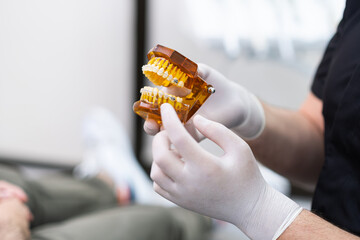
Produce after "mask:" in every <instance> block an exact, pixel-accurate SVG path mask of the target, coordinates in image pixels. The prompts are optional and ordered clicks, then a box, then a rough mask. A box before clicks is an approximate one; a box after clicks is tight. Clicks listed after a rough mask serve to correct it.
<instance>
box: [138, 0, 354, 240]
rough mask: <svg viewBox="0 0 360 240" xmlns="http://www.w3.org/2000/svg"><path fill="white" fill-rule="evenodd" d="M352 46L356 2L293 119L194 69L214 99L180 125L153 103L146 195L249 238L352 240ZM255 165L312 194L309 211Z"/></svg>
mask: <svg viewBox="0 0 360 240" xmlns="http://www.w3.org/2000/svg"><path fill="white" fill-rule="evenodd" d="M359 42H360V2H359V1H356V0H347V1H346V7H345V10H344V14H343V18H342V20H341V22H340V24H339V25H338V28H337V31H336V33H335V35H334V36H333V37H332V39H331V40H330V42H329V44H328V46H327V48H326V51H325V52H324V55H323V58H322V60H321V63H320V64H319V66H318V69H317V72H316V74H315V77H314V80H313V83H312V86H311V92H309V94H308V96H307V98H306V99H305V100H304V102H303V104H302V106H301V107H300V108H299V109H298V110H297V111H291V110H286V109H281V108H278V107H274V106H271V105H269V104H267V103H264V102H262V101H260V100H259V99H258V98H257V97H255V96H254V95H253V94H252V93H250V92H249V91H247V90H246V89H245V88H243V87H241V86H239V85H237V84H235V83H233V82H231V81H229V80H227V79H226V78H225V77H224V76H223V75H221V74H220V73H219V72H217V71H215V70H214V69H212V68H210V67H208V66H206V65H203V64H200V65H199V71H200V75H201V76H202V77H203V78H204V79H205V81H206V82H208V83H209V84H211V85H213V86H214V87H215V89H216V93H215V94H214V95H213V96H211V97H210V98H209V99H208V100H207V102H205V104H204V105H203V106H202V108H200V110H199V112H198V114H197V115H196V116H195V117H194V118H193V119H191V120H190V121H189V122H188V123H187V124H185V126H183V125H182V124H181V123H180V121H179V120H178V118H177V115H176V114H175V111H174V109H173V108H172V107H171V106H170V105H168V104H163V105H162V106H161V114H162V121H163V126H162V129H163V131H160V132H159V130H160V129H159V126H158V125H157V124H156V123H155V122H153V121H151V120H148V121H146V122H145V124H144V129H145V131H146V132H147V133H148V134H152V135H154V134H156V136H155V137H154V139H153V160H154V161H153V165H152V171H151V177H152V179H153V180H154V184H153V187H154V189H155V190H156V192H158V193H159V194H160V195H162V196H163V197H164V198H166V199H168V200H170V201H172V202H174V203H176V204H178V205H179V206H182V207H184V208H187V209H190V210H192V211H195V212H198V213H201V214H204V215H207V216H210V217H213V218H217V219H221V220H225V221H228V222H231V223H233V224H234V225H236V226H237V227H238V228H239V229H241V230H242V231H243V232H244V233H245V234H247V235H248V236H249V237H250V238H251V239H359V238H358V237H356V236H355V235H357V236H359V235H360V164H359V160H360V150H359V149H360V148H359V146H360V124H359V123H360V44H359ZM167 91H170V90H169V89H168V90H167ZM186 130H187V131H186ZM204 137H205V138H208V139H210V140H212V141H214V142H215V143H216V144H217V145H219V146H220V147H221V148H222V149H223V150H224V155H223V156H220V157H218V156H214V155H213V154H211V153H209V152H207V151H206V150H204V149H202V148H201V147H200V145H199V144H198V143H197V141H200V140H201V139H203V138H204ZM255 158H256V159H257V160H259V161H260V162H262V163H263V164H264V165H265V166H267V167H269V168H271V169H273V170H275V171H276V172H278V173H280V174H282V175H284V176H286V177H287V178H289V179H290V180H291V181H292V182H293V183H295V184H298V185H301V186H302V187H305V188H307V189H315V193H314V196H313V202H312V212H310V211H307V210H304V209H302V208H301V207H300V206H299V205H298V204H297V203H295V202H294V201H292V200H291V199H289V198H287V197H286V196H284V195H283V194H281V193H280V192H278V191H276V190H275V189H273V188H272V187H271V186H269V185H268V184H267V183H266V181H265V180H264V179H263V177H262V175H261V173H260V172H259V169H258V166H257V164H256V160H255ZM315 186H316V187H315ZM317 215H319V216H317Z"/></svg>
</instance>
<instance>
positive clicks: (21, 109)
mask: <svg viewBox="0 0 360 240" xmlns="http://www.w3.org/2000/svg"><path fill="white" fill-rule="evenodd" d="M133 4H134V2H133V1H132V0H76V1H72V0H62V1H55V0H54V1H48V0H32V1H26V0H0V155H10V156H16V157H26V158H31V159H38V160H40V161H50V162H51V161H55V160H58V159H61V162H58V163H60V164H73V163H75V162H76V161H77V160H79V159H80V158H81V155H82V145H81V129H80V127H81V121H82V118H83V116H84V114H85V113H86V111H87V110H88V109H89V108H90V107H91V106H93V105H103V106H105V107H107V108H109V109H110V110H112V111H113V112H114V113H115V114H116V115H117V117H119V118H120V121H121V122H122V123H123V124H125V125H126V126H127V129H129V130H130V129H131V128H130V127H131V121H132V117H133V113H132V109H131V107H132V101H131V99H132V81H133V75H132V69H133V64H132V63H133V61H134V60H133V57H132V49H133V31H134V30H133V18H134V16H133Z"/></svg>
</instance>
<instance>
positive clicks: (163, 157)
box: [151, 104, 301, 240]
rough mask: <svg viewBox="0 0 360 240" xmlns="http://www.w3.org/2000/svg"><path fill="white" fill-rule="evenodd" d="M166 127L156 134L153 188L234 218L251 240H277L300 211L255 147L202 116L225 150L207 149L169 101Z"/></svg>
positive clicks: (208, 133) (199, 125)
mask: <svg viewBox="0 0 360 240" xmlns="http://www.w3.org/2000/svg"><path fill="white" fill-rule="evenodd" d="M161 113H162V121H163V126H164V130H163V131H161V132H160V133H158V134H157V135H156V136H155V137H154V139H153V160H154V161H153V165H152V170H151V178H152V179H153V180H154V189H155V191H156V192H157V193H159V194H160V195H162V196H163V197H165V198H167V199H168V200H170V201H172V202H174V203H176V204H178V205H179V206H182V207H184V208H187V209H189V210H192V211H195V212H198V213H200V214H204V215H207V216H209V217H212V218H217V219H220V220H224V221H227V222H230V223H233V224H234V225H236V226H237V227H238V228H240V229H241V230H242V231H243V232H244V233H245V234H247V235H248V236H249V237H250V238H251V239H261V240H264V239H276V238H277V237H278V236H280V234H281V233H282V232H283V231H284V230H285V229H286V228H287V226H289V225H290V223H291V222H292V221H293V220H294V219H295V217H296V216H297V215H298V214H299V213H300V212H301V208H300V207H299V206H298V205H297V204H296V203H295V202H293V201H292V200H290V199H289V198H287V197H286V196H284V195H283V194H281V193H280V192H277V191H276V190H275V189H273V188H272V187H270V186H269V185H268V184H267V183H266V182H265V180H264V179H263V177H262V175H261V173H260V171H259V168H258V166H257V163H256V161H255V158H254V156H253V154H252V151H251V149H250V148H249V146H248V145H247V143H246V142H245V141H243V140H242V139H241V138H240V137H238V136H237V135H236V134H234V133H233V132H232V131H231V130H229V129H227V128H226V127H224V126H223V125H221V124H219V123H216V122H213V121H210V120H207V119H206V118H204V117H202V116H199V115H198V116H196V117H195V118H194V126H195V127H196V129H197V130H198V131H200V132H201V133H202V134H203V135H204V136H205V137H207V138H209V139H210V140H212V141H214V142H215V143H216V144H217V145H219V146H220V147H221V148H222V149H223V150H224V155H223V156H221V157H217V156H214V155H212V154H211V153H209V152H207V151H206V150H204V149H203V148H202V147H201V146H200V145H199V144H198V143H197V142H196V141H195V139H194V138H192V136H191V135H190V134H189V133H188V132H187V130H186V129H185V128H184V127H183V125H182V124H181V123H180V121H179V119H178V117H177V115H176V113H175V111H174V109H173V108H172V107H171V106H170V105H169V104H164V105H162V107H161Z"/></svg>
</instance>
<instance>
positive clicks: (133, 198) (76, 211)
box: [0, 109, 212, 240]
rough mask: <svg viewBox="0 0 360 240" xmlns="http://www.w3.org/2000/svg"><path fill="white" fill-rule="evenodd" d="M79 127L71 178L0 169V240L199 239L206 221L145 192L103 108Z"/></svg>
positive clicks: (122, 136) (146, 185)
mask: <svg viewBox="0 0 360 240" xmlns="http://www.w3.org/2000/svg"><path fill="white" fill-rule="evenodd" d="M84 126H85V127H84V141H85V156H84V160H83V161H82V162H81V163H80V164H79V165H78V166H77V167H76V168H75V170H74V173H73V174H71V173H70V174H67V173H57V174H53V175H48V176H43V177H40V178H27V177H26V176H24V174H22V172H21V168H19V167H18V166H16V165H11V164H1V165H0V239H2V240H23V239H32V240H45V239H49V240H55V239H56V240H60V239H61V240H62V239H64V240H68V239H79V240H80V239H86V240H91V239H94V240H95V239H96V240H98V239H104V240H107V239H109V240H119V239H134V240H140V239H159V240H161V239H164V240H169V239H170V240H171V239H175V240H178V239H179V240H182V239H184V240H197V239H203V238H204V237H205V236H206V234H207V232H208V230H209V229H210V226H211V224H212V222H211V221H210V220H209V218H206V217H203V216H200V215H198V214H194V213H192V212H190V211H186V210H184V209H181V208H178V207H174V204H170V203H169V202H168V201H166V200H164V199H162V198H161V197H160V196H158V195H157V194H156V193H155V192H154V191H153V189H152V185H151V180H150V179H149V178H146V174H145V173H144V172H143V170H142V169H141V168H140V166H139V165H138V163H137V160H136V158H135V157H134V154H133V152H132V150H131V147H130V143H129V139H128V138H127V136H126V133H125V131H124V129H122V127H121V125H119V124H118V123H117V122H116V120H115V118H114V117H113V116H112V115H111V113H110V112H109V111H107V110H105V109H95V110H93V111H92V112H91V113H90V114H89V115H88V117H87V118H86V121H85V124H84ZM114 169H115V171H114ZM116 169H120V170H119V171H116ZM125 172H126V173H125ZM120 175H123V177H121V176H120Z"/></svg>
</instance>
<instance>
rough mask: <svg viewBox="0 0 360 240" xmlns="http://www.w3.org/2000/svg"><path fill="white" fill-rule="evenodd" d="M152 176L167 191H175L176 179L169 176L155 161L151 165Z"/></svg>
mask: <svg viewBox="0 0 360 240" xmlns="http://www.w3.org/2000/svg"><path fill="white" fill-rule="evenodd" d="M150 177H151V179H152V180H153V181H154V182H156V183H157V184H158V185H159V186H161V188H162V189H164V190H166V191H167V192H172V191H173V189H174V181H173V180H172V179H171V178H170V177H169V176H167V175H166V174H165V173H164V172H163V171H162V169H161V168H160V167H159V166H158V165H157V164H156V163H155V162H154V163H153V164H152V165H151V172H150Z"/></svg>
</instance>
